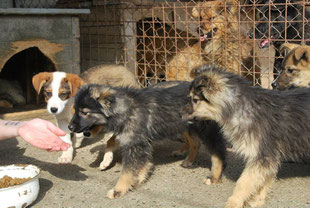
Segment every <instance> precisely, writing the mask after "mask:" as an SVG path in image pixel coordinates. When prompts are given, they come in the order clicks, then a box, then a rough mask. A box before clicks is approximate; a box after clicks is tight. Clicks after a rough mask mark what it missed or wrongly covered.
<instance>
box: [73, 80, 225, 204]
mask: <svg viewBox="0 0 310 208" xmlns="http://www.w3.org/2000/svg"><path fill="white" fill-rule="evenodd" d="M189 86H190V83H189V82H180V83H179V84H178V85H175V86H172V87H168V88H154V87H147V88H143V89H134V88H129V87H117V88H112V87H107V86H104V85H94V84H91V85H86V86H83V87H82V88H81V89H80V90H79V92H78V93H77V95H76V96H75V101H74V108H75V113H74V116H73V118H72V120H71V122H70V124H69V129H70V130H71V131H73V132H78V133H79V132H84V131H85V130H88V129H89V128H92V127H93V126H98V125H101V126H103V128H104V129H105V130H106V131H107V132H109V131H113V132H114V135H115V136H116V140H117V142H118V143H119V145H120V149H121V153H122V164H123V169H122V172H121V176H120V178H119V180H118V182H117V184H116V185H115V187H114V189H112V190H110V191H109V192H108V195H107V197H108V198H111V199H113V198H118V197H120V196H122V195H124V194H125V193H126V192H128V191H129V190H131V189H133V188H134V187H135V186H137V185H139V184H141V183H142V182H143V181H145V179H146V178H147V176H148V174H149V172H150V169H151V167H152V162H151V161H152V152H153V143H154V142H159V141H164V140H166V139H173V140H179V139H180V138H182V137H183V135H184V133H187V134H188V135H189V136H190V137H198V139H199V140H200V141H203V143H205V144H206V147H207V148H208V150H209V151H210V154H211V161H212V167H211V172H212V177H211V179H207V181H209V182H210V183H219V182H221V175H222V170H223V166H224V159H225V144H224V143H223V139H222V135H221V134H220V132H219V126H218V125H217V124H216V123H215V122H212V121H197V122H192V123H189V122H187V121H184V120H182V119H181V116H180V113H181V111H182V109H183V108H184V106H185V104H186V103H187V102H188V93H189V92H188V89H189Z"/></svg>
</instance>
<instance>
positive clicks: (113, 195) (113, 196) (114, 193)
mask: <svg viewBox="0 0 310 208" xmlns="http://www.w3.org/2000/svg"><path fill="white" fill-rule="evenodd" d="M122 195H123V194H122V193H121V192H118V191H115V190H114V189H111V190H110V191H108V193H107V198H109V199H117V198H119V197H120V196H122Z"/></svg>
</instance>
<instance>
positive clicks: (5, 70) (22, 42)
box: [0, 8, 89, 113]
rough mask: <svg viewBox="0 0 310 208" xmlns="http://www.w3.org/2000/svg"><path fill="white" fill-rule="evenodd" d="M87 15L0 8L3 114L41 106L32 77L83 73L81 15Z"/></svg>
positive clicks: (0, 100)
mask: <svg viewBox="0 0 310 208" xmlns="http://www.w3.org/2000/svg"><path fill="white" fill-rule="evenodd" d="M88 13H89V10H88V9H44V8H6V9H4V8H3V9H0V31H1V33H0V42H1V44H0V82H1V83H0V86H1V89H0V104H2V107H4V108H1V109H2V110H3V109H4V112H7V111H17V110H18V109H19V108H20V110H21V111H24V110H25V109H27V108H32V107H33V105H34V106H38V104H40V99H39V98H38V96H37V94H36V92H35V91H34V89H33V86H32V77H33V75H35V74H37V73H39V72H44V71H50V72H51V71H64V72H68V73H76V74H79V73H80V43H79V38H80V32H79V31H80V30H79V16H78V15H80V14H88ZM7 89H9V93H6V92H8V91H7ZM22 96H23V97H24V99H22V98H21V97H22ZM0 107H1V105H0ZM34 108H35V107H34ZM4 112H1V113H4Z"/></svg>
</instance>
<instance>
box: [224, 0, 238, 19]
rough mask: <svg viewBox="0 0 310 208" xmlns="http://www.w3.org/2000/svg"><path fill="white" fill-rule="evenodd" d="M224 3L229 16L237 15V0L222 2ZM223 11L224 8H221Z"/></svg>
mask: <svg viewBox="0 0 310 208" xmlns="http://www.w3.org/2000/svg"><path fill="white" fill-rule="evenodd" d="M223 2H225V3H224V5H225V6H224V7H226V9H227V10H228V11H229V13H230V14H233V15H234V14H236V13H237V11H238V10H237V6H238V1H237V0H226V1H223ZM223 9H224V10H225V8H223Z"/></svg>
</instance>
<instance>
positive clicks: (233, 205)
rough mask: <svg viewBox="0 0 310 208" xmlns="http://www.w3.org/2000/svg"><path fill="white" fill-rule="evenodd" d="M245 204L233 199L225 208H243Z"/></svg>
mask: <svg viewBox="0 0 310 208" xmlns="http://www.w3.org/2000/svg"><path fill="white" fill-rule="evenodd" d="M242 207H243V203H242V202H238V201H235V200H233V199H228V201H227V202H226V204H225V208H242Z"/></svg>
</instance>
